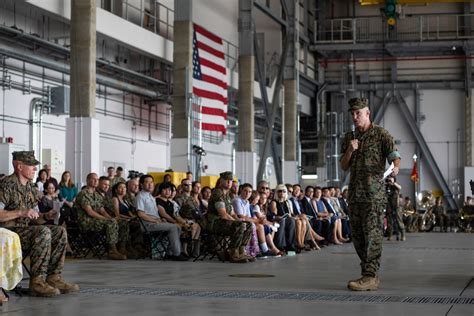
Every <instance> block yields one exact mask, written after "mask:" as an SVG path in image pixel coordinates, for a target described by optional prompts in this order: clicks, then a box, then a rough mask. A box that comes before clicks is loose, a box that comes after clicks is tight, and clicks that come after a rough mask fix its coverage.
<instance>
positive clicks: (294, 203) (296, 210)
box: [289, 197, 303, 215]
mask: <svg viewBox="0 0 474 316" xmlns="http://www.w3.org/2000/svg"><path fill="white" fill-rule="evenodd" d="M289 200H290V202H291V204H292V205H293V214H295V215H300V214H301V211H303V208H302V207H301V203H300V201H298V200H297V199H296V198H294V197H291V198H290V199H289ZM296 203H298V205H299V209H300V211H298V206H297V205H296Z"/></svg>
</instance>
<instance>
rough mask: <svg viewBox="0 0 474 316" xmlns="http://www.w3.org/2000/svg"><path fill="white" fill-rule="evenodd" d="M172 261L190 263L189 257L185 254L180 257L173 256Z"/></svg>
mask: <svg viewBox="0 0 474 316" xmlns="http://www.w3.org/2000/svg"><path fill="white" fill-rule="evenodd" d="M171 260H173V261H188V260H189V257H187V256H185V255H183V254H180V255H179V256H171Z"/></svg>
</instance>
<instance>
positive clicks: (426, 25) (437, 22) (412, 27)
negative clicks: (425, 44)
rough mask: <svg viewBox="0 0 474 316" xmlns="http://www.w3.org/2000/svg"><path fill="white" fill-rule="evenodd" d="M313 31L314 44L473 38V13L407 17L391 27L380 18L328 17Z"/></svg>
mask: <svg viewBox="0 0 474 316" xmlns="http://www.w3.org/2000/svg"><path fill="white" fill-rule="evenodd" d="M314 34H315V38H314V41H315V42H316V43H317V44H324V43H367V42H381V41H420V42H422V41H431V40H456V39H467V38H474V14H457V15H455V14H452V15H419V16H409V17H408V16H407V17H404V18H399V19H398V20H397V25H396V27H395V28H394V29H393V30H390V28H389V26H388V25H387V23H386V22H385V21H384V20H383V19H382V17H362V18H354V19H332V20H328V21H325V22H324V23H322V25H321V23H320V24H319V25H318V26H316V29H315V32H314Z"/></svg>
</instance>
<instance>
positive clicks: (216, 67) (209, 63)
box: [199, 57, 226, 75]
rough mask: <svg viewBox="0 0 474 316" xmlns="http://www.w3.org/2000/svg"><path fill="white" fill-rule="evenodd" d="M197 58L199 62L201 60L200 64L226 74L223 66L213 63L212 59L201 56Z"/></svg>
mask: <svg viewBox="0 0 474 316" xmlns="http://www.w3.org/2000/svg"><path fill="white" fill-rule="evenodd" d="M199 60H200V62H201V66H206V67H209V68H212V69H214V70H215V71H218V72H220V73H222V74H224V75H225V74H226V71H225V68H224V67H222V66H221V65H218V64H216V63H213V62H212V61H210V60H207V59H205V58H202V57H200V58H199Z"/></svg>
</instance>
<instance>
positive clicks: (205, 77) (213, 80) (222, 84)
mask: <svg viewBox="0 0 474 316" xmlns="http://www.w3.org/2000/svg"><path fill="white" fill-rule="evenodd" d="M201 78H202V81H205V82H208V83H212V84H215V85H216V86H219V87H221V88H222V89H224V90H227V88H228V87H227V83H225V82H224V81H222V80H219V79H217V78H214V77H213V76H208V75H204V74H201Z"/></svg>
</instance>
